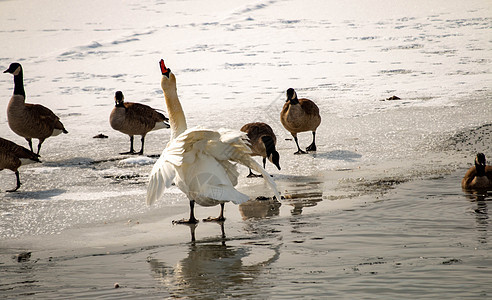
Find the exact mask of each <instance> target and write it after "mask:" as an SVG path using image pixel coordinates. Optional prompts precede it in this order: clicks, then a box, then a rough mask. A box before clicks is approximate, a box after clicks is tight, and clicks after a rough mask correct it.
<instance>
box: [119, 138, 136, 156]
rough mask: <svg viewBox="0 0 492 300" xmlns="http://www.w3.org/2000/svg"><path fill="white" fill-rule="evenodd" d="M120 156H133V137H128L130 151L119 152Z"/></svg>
mask: <svg viewBox="0 0 492 300" xmlns="http://www.w3.org/2000/svg"><path fill="white" fill-rule="evenodd" d="M120 154H135V150H133V135H130V151H128V152H121V153H120Z"/></svg>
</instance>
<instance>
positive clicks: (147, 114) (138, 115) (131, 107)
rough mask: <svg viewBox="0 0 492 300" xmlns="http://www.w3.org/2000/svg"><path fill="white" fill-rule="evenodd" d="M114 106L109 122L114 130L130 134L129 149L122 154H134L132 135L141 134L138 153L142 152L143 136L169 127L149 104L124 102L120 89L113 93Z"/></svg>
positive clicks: (162, 116) (164, 119) (163, 117)
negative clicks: (140, 145)
mask: <svg viewBox="0 0 492 300" xmlns="http://www.w3.org/2000/svg"><path fill="white" fill-rule="evenodd" d="M115 103H116V105H115V107H114V108H113V110H112V111H111V114H110V116H109V123H110V125H111V127H112V128H113V129H114V130H118V131H120V132H122V133H124V134H127V135H129V136H130V151H129V152H125V153H122V154H135V151H134V149H133V136H134V135H140V136H142V138H141V141H142V148H141V150H140V152H138V154H143V149H144V142H145V136H146V135H147V133H149V132H150V131H152V130H158V129H162V128H169V124H168V123H167V121H168V118H166V117H165V116H164V115H163V114H161V113H160V112H157V111H156V110H155V109H153V108H152V107H150V106H147V105H145V104H140V103H133V102H124V96H123V93H122V92H121V91H118V92H116V94H115Z"/></svg>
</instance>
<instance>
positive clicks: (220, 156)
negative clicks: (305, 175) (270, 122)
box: [147, 60, 280, 223]
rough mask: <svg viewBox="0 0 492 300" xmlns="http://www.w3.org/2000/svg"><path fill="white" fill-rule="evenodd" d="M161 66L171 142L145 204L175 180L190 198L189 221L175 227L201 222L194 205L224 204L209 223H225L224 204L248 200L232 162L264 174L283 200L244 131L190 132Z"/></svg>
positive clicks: (167, 73)
mask: <svg viewBox="0 0 492 300" xmlns="http://www.w3.org/2000/svg"><path fill="white" fill-rule="evenodd" d="M160 67H161V72H162V79H161V87H162V91H163V92H164V96H165V99H166V106H167V110H168V113H169V121H170V125H171V139H170V141H169V143H168V144H167V146H166V148H165V149H164V151H163V152H162V155H161V157H160V158H159V159H158V160H157V162H156V163H155V165H154V167H153V169H152V172H151V174H150V177H149V186H148V188H147V204H149V205H152V203H154V202H155V200H156V199H158V198H159V197H160V196H161V195H162V194H163V192H164V190H165V189H166V188H169V187H170V186H171V183H172V182H173V181H174V183H175V184H176V186H177V187H178V188H179V189H180V190H181V191H182V192H183V193H185V194H186V196H187V197H188V199H189V200H190V218H189V219H188V220H184V219H183V220H180V221H175V223H197V222H198V220H197V219H196V218H195V215H194V205H195V202H196V203H198V204H200V205H202V206H215V205H217V204H220V206H221V210H220V215H219V217H218V218H213V219H212V218H209V219H206V220H209V221H223V220H225V218H224V204H225V202H228V201H232V202H233V203H235V204H240V203H243V202H246V201H248V200H249V196H247V195H245V194H243V193H240V192H238V191H237V190H236V189H235V188H234V186H235V185H236V184H237V178H238V176H239V173H238V171H237V168H236V165H235V164H233V163H231V161H232V162H238V163H241V164H243V165H245V166H247V167H249V168H251V169H253V170H255V171H257V172H260V173H261V174H263V178H264V179H265V180H266V181H267V182H268V184H269V185H270V187H271V188H272V190H273V191H274V194H275V196H276V197H277V199H280V195H279V193H278V191H277V188H276V185H275V183H274V182H273V181H272V179H271V177H270V175H269V174H268V173H267V172H266V171H265V169H263V168H262V167H261V166H260V165H259V164H258V163H257V162H256V161H254V160H253V159H252V158H251V156H250V153H251V150H250V148H249V147H248V145H247V136H246V134H245V133H244V132H241V131H235V130H226V129H220V130H218V131H216V130H209V129H202V128H193V129H187V126H186V118H185V115H184V112H183V109H182V107H181V104H180V102H179V99H178V94H177V90H176V77H175V76H174V74H173V73H172V72H171V69H168V68H166V66H165V65H164V61H163V60H161V61H160Z"/></svg>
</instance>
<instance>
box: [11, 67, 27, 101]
mask: <svg viewBox="0 0 492 300" xmlns="http://www.w3.org/2000/svg"><path fill="white" fill-rule="evenodd" d="M14 95H21V96H24V98H25V97H26V92H25V91H24V75H23V74H22V69H21V70H20V72H19V74H17V75H14Z"/></svg>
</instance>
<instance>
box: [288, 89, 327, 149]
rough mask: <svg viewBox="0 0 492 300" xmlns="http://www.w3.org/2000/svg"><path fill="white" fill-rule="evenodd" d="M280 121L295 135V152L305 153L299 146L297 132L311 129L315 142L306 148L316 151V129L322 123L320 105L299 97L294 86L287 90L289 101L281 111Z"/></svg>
mask: <svg viewBox="0 0 492 300" xmlns="http://www.w3.org/2000/svg"><path fill="white" fill-rule="evenodd" d="M280 122H281V123H282V125H284V127H285V129H287V130H288V131H289V132H290V134H292V136H293V137H294V141H295V142H296V145H297V152H295V153H294V154H305V153H306V152H304V151H302V150H301V148H300V147H299V142H298V140H297V134H298V133H299V132H304V131H311V132H312V133H313V142H312V143H311V145H309V146H308V147H307V148H306V151H316V142H315V140H316V129H317V128H318V126H319V124H320V123H321V116H320V115H319V108H318V106H317V105H316V104H315V103H314V102H313V101H311V100H309V99H305V98H302V99H298V98H297V93H296V92H295V91H294V89H293V88H290V89H288V90H287V101H286V103H285V104H284V107H283V108H282V111H281V112H280Z"/></svg>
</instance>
